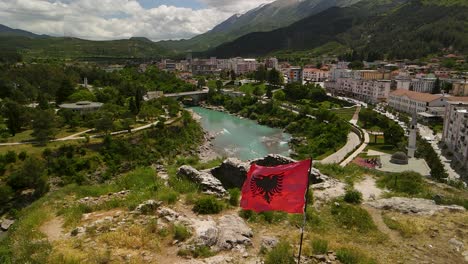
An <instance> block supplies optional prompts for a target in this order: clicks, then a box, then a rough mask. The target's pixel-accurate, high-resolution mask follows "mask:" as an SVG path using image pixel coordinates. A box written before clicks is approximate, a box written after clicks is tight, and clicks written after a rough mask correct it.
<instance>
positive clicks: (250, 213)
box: [239, 210, 257, 220]
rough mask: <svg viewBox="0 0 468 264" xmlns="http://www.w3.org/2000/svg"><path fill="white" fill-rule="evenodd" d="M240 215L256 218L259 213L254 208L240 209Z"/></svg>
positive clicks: (251, 218) (245, 217)
mask: <svg viewBox="0 0 468 264" xmlns="http://www.w3.org/2000/svg"><path fill="white" fill-rule="evenodd" d="M239 216H240V217H242V218H244V219H245V220H255V219H256V217H257V214H256V213H255V212H254V211H252V210H240V211H239Z"/></svg>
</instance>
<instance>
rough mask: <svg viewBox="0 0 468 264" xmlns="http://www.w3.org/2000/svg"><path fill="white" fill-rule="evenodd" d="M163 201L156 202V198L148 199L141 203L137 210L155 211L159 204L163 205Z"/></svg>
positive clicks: (139, 211)
mask: <svg viewBox="0 0 468 264" xmlns="http://www.w3.org/2000/svg"><path fill="white" fill-rule="evenodd" d="M161 204H162V202H156V201H155V200H148V201H146V202H144V203H142V204H139V205H138V206H137V207H136V208H135V211H136V212H138V213H140V214H150V213H152V212H154V211H155V210H156V209H157V208H158V207H159V206H161Z"/></svg>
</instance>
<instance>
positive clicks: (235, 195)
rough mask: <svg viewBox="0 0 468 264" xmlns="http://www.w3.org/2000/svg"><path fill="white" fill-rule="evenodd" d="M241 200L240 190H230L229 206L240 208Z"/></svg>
mask: <svg viewBox="0 0 468 264" xmlns="http://www.w3.org/2000/svg"><path fill="white" fill-rule="evenodd" d="M239 198H240V190H239V189H237V188H235V189H230V190H229V204H230V205H232V206H238V205H239Z"/></svg>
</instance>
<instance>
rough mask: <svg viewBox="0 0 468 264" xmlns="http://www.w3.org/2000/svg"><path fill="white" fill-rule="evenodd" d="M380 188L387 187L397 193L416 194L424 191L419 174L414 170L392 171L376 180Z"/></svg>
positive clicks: (424, 187) (422, 181)
mask: <svg viewBox="0 0 468 264" xmlns="http://www.w3.org/2000/svg"><path fill="white" fill-rule="evenodd" d="M377 185H378V186H379V187H380V188H387V189H389V190H392V191H394V192H397V193H405V194H409V195H416V194H421V193H424V192H426V191H427V190H426V188H427V187H426V186H425V184H424V180H423V178H422V176H421V174H419V173H416V172H403V173H392V174H387V175H385V176H383V177H380V178H379V179H378V180H377Z"/></svg>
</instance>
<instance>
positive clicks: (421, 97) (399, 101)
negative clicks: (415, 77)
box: [388, 89, 447, 114]
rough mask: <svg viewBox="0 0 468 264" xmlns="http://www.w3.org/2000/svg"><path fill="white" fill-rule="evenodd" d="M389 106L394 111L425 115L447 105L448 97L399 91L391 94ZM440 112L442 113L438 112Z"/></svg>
mask: <svg viewBox="0 0 468 264" xmlns="http://www.w3.org/2000/svg"><path fill="white" fill-rule="evenodd" d="M388 105H389V106H390V107H392V108H393V109H395V110H397V111H400V112H405V113H408V114H412V113H414V112H415V111H416V113H423V112H428V111H430V110H432V111H433V112H434V111H436V110H437V108H440V109H441V111H442V112H443V108H444V107H445V106H446V105H447V97H444V96H442V95H436V94H428V93H419V92H414V91H409V90H405V89H397V90H395V91H393V92H391V93H390V95H389V98H388ZM436 112H440V111H436Z"/></svg>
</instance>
